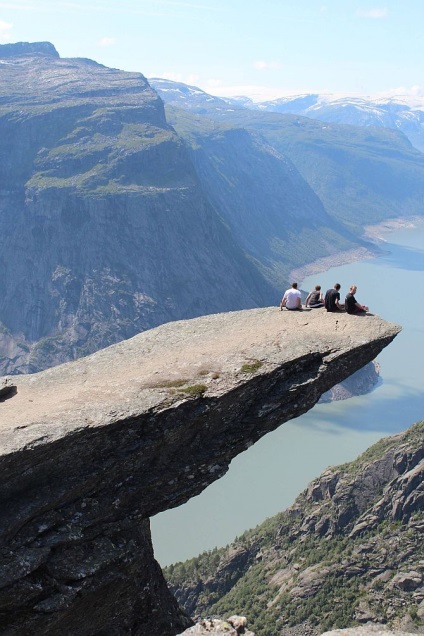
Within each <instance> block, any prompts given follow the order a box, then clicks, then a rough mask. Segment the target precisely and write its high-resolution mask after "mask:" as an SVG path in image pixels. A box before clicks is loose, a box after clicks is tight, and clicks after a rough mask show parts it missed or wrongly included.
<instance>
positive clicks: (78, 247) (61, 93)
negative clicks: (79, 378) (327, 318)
mask: <svg viewBox="0 0 424 636" xmlns="http://www.w3.org/2000/svg"><path fill="white" fill-rule="evenodd" d="M0 79H1V81H0V184H1V185H0V218H1V225H2V232H1V236H0V263H1V270H2V275H1V280H0V371H2V372H3V373H16V372H26V371H30V372H31V371H35V370H37V369H42V368H46V367H48V366H51V365H52V364H57V363H59V362H62V361H65V360H69V359H72V358H77V357H79V356H81V355H84V354H87V353H90V352H92V351H95V350H97V349H99V348H101V347H104V346H106V345H109V344H111V343H112V342H116V341H118V340H121V339H123V338H127V337H129V336H132V335H134V333H137V332H139V331H142V330H144V329H147V328H150V327H152V326H155V325H157V324H160V323H163V322H166V321H168V320H172V319H178V318H186V317H193V316H196V315H201V314H205V313H211V312H214V311H215V312H216V311H222V310H232V309H240V308H244V307H254V306H258V305H269V304H276V303H277V302H278V298H279V295H280V293H281V291H280V290H278V292H277V290H276V289H275V287H273V286H272V285H271V284H270V283H269V282H268V281H266V280H265V279H264V277H263V276H262V275H261V273H260V272H259V271H258V268H257V267H256V266H255V265H254V264H253V263H252V262H251V261H250V260H249V259H248V258H247V257H246V254H245V252H244V251H243V249H242V247H241V245H240V244H239V243H238V242H237V240H236V238H235V236H234V235H233V234H232V233H231V232H230V231H229V229H228V227H226V225H225V224H224V223H223V221H222V218H220V216H219V214H218V213H217V210H216V209H214V207H213V206H212V204H211V202H210V201H209V200H208V198H207V196H206V195H205V193H204V190H203V188H202V185H201V184H200V182H199V179H198V176H197V175H196V172H195V170H194V168H193V165H192V163H191V160H190V157H189V154H188V152H187V150H186V148H185V146H184V144H183V142H182V141H181V139H180V138H179V137H178V135H177V134H176V133H175V131H174V130H173V129H172V128H171V126H170V125H169V124H168V123H167V121H166V118H165V113H164V108H163V103H162V101H161V100H160V98H159V97H158V95H157V94H156V93H155V91H154V90H152V89H151V88H150V86H149V84H148V83H147V81H146V79H145V78H144V77H143V75H141V74H139V73H125V72H123V71H119V70H116V69H109V68H106V67H103V66H101V65H99V64H96V63H95V62H92V61H90V60H84V59H61V58H60V57H59V56H58V54H57V52H56V51H55V49H54V47H52V45H48V43H41V44H39V45H37V44H31V45H26V44H20V45H5V46H4V47H0Z"/></svg>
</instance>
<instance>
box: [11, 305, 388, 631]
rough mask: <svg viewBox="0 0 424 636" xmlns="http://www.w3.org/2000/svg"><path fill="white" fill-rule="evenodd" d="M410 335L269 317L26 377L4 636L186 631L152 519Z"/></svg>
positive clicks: (207, 324) (330, 317)
mask: <svg viewBox="0 0 424 636" xmlns="http://www.w3.org/2000/svg"><path fill="white" fill-rule="evenodd" d="M398 331H399V327H397V326H396V325H393V324H390V323H387V322H385V321H383V320H381V319H380V318H379V317H377V316H364V317H356V316H349V315H343V314H340V315H336V314H327V313H326V312H319V311H315V312H299V313H296V312H279V311H277V310H276V308H265V309H256V310H251V311H242V312H233V313H228V314H217V315H211V316H205V317H203V318H198V319H195V320H191V321H183V322H175V323H169V324H166V325H163V326H161V327H158V328H156V329H152V330H150V331H147V332H144V333H142V334H140V335H138V336H136V337H134V338H132V339H131V340H127V341H125V342H121V343H119V344H117V345H114V346H112V347H109V348H108V349H104V350H102V351H99V352H97V353H95V354H93V355H91V356H89V357H87V358H83V359H80V360H78V361H76V362H71V363H68V364H65V365H62V366H59V367H55V368H52V369H49V370H47V371H44V372H42V373H38V374H35V375H32V376H31V375H30V376H18V377H17V378H14V381H15V384H16V393H15V394H14V395H11V396H10V397H9V399H5V400H4V401H3V402H2V403H1V404H0V419H1V427H0V440H1V457H0V493H1V508H0V509H1V522H0V541H1V557H2V565H1V575H0V630H1V633H2V634H4V635H6V636H7V635H12V634H14V635H17V634H19V635H24V634H28V635H29V634H41V633H42V634H46V635H47V634H49V635H52V634H61V635H66V634H68V635H71V634H72V636H76V635H87V636H88V635H89V634H90V635H92V634H108V636H113V635H118V634H119V635H121V634H137V635H142V634H146V635H147V634H148V635H149V636H155V635H156V636H166V635H168V634H169V635H170V634H176V633H178V632H181V631H184V629H185V628H186V627H187V626H188V625H189V624H190V621H189V619H188V618H187V617H185V615H184V613H183V612H182V611H181V610H180V609H179V608H178V606H177V604H176V602H175V601H174V599H173V598H172V597H171V596H170V593H169V592H168V590H167V587H166V583H165V581H164V579H163V577H162V575H161V572H160V568H159V566H158V565H157V563H156V562H155V560H154V557H153V551H152V547H151V542H150V534H149V523H148V518H149V517H150V516H151V515H154V514H156V513H158V512H160V511H162V510H165V509H167V508H170V507H174V506H178V505H180V504H181V503H184V502H185V501H187V500H188V499H189V498H190V497H192V496H194V495H196V494H198V493H200V492H201V491H202V490H203V489H204V488H206V486H207V485H208V484H210V483H211V482H213V481H214V480H216V479H218V478H219V477H221V476H222V475H223V474H224V473H225V472H226V471H227V469H228V466H229V464H230V462H231V460H232V459H233V458H234V457H235V456H236V455H237V454H238V453H240V452H242V451H243V450H245V449H246V448H247V447H249V446H250V445H251V444H253V443H254V442H255V441H257V440H258V439H259V438H260V437H262V436H263V435H265V434H266V433H267V432H269V431H271V430H273V429H275V428H276V427H278V426H279V425H280V424H282V423H283V422H285V421H287V420H288V419H291V418H293V417H296V416H298V415H300V414H302V413H304V412H305V411H307V410H308V409H310V408H311V407H312V406H313V405H314V404H315V403H316V402H317V400H318V399H319V397H320V395H321V394H322V393H323V392H325V391H327V390H328V389H329V388H330V387H331V386H333V385H334V384H336V383H338V382H340V381H341V380H343V379H344V378H346V377H347V376H349V375H350V374H351V373H353V372H355V371H356V370H357V369H359V368H360V367H362V366H364V365H365V364H367V363H368V362H370V361H371V360H373V359H374V358H375V357H376V355H377V354H378V353H379V352H380V351H381V350H382V349H383V348H384V347H385V346H386V345H387V344H389V343H390V342H391V341H392V339H393V338H394V337H395V336H396V334H397V333H398Z"/></svg>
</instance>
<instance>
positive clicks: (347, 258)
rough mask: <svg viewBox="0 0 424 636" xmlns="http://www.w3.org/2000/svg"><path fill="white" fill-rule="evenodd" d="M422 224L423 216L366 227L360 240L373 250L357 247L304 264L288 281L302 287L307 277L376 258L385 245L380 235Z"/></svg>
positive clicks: (400, 218)
mask: <svg viewBox="0 0 424 636" xmlns="http://www.w3.org/2000/svg"><path fill="white" fill-rule="evenodd" d="M423 222H424V216H411V217H398V218H394V219H387V220H386V221H382V222H381V223H377V224H375V225H366V226H365V227H364V230H363V234H362V237H361V238H363V239H365V240H367V241H369V242H370V243H371V244H373V245H374V246H375V247H374V249H371V247H372V245H371V246H370V248H367V247H358V248H353V249H351V250H347V251H344V252H336V253H335V254H332V255H330V256H323V257H322V258H318V259H317V260H315V261H312V262H311V263H306V264H305V265H302V266H301V267H297V268H295V269H293V270H291V272H290V274H289V277H290V280H292V281H293V280H294V281H298V282H299V285H302V283H303V281H304V279H305V278H307V277H308V276H313V275H314V274H321V273H322V272H326V271H327V270H329V269H331V268H332V267H339V266H340V265H347V264H348V263H354V262H355V261H360V260H365V259H367V258H377V257H378V256H379V255H380V253H381V252H382V249H381V247H380V246H381V245H384V243H386V239H385V238H384V237H383V236H382V234H383V235H384V234H390V233H391V232H395V231H396V230H401V229H406V228H414V227H416V224H417V223H423Z"/></svg>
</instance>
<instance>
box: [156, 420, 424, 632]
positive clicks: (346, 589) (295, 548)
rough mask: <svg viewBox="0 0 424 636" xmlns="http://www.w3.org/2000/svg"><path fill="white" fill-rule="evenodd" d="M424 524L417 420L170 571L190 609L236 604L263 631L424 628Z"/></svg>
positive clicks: (220, 611) (423, 462) (423, 467)
mask: <svg viewBox="0 0 424 636" xmlns="http://www.w3.org/2000/svg"><path fill="white" fill-rule="evenodd" d="M423 531H424V422H419V423H417V424H415V425H414V426H412V427H411V428H410V429H409V430H408V431H405V432H404V433H400V434H398V435H396V436H393V437H391V438H386V439H383V440H381V441H380V442H378V443H377V444H375V445H374V446H372V447H371V448H370V449H368V450H367V451H366V452H365V453H364V454H363V455H362V456H361V457H359V458H358V459H356V460H355V461H354V462H351V463H349V464H346V465H344V466H340V467H332V468H329V469H327V470H326V471H325V472H324V473H323V474H322V475H321V476H320V477H319V478H317V479H316V480H314V481H313V482H311V483H310V484H309V486H308V487H307V489H306V490H305V492H303V493H302V494H301V495H300V496H299V497H298V498H297V499H296V501H295V503H294V504H293V506H291V507H290V508H288V509H287V510H286V511H284V512H282V513H280V514H279V515H277V516H276V517H274V518H272V519H268V520H267V521H265V522H264V523H263V524H261V525H260V526H258V527H257V528H255V529H254V530H251V531H248V532H246V533H245V534H244V535H243V536H242V537H240V538H239V539H238V540H236V542H235V543H234V544H233V545H231V546H229V547H228V548H226V549H222V550H221V551H216V552H215V553H214V554H204V555H201V556H200V557H198V559H193V560H192V562H191V563H190V564H188V565H187V566H186V572H185V575H184V576H183V577H182V578H181V573H180V572H181V571H182V569H181V570H180V568H181V566H182V565H183V564H180V565H177V566H171V567H170V568H168V569H167V570H166V575H167V576H168V577H169V579H170V581H171V583H172V586H171V588H172V589H173V591H174V592H175V594H176V597H177V599H178V600H179V601H180V603H181V604H182V605H183V607H185V609H186V610H187V611H188V612H190V614H191V615H193V616H195V615H199V614H200V615H211V613H212V614H213V615H216V616H220V615H221V616H222V615H224V616H225V615H226V613H227V612H228V611H229V607H231V609H232V611H236V612H237V611H239V612H240V611H243V612H244V613H245V614H246V616H250V617H251V619H252V620H251V621H249V623H250V625H251V629H252V630H253V631H254V632H255V633H256V634H257V636H300V635H302V636H313V635H318V634H321V633H322V631H323V630H324V629H329V628H333V629H334V628H336V627H337V628H344V627H352V626H355V625H367V627H366V628H362V629H358V631H357V633H358V634H361V633H364V634H368V633H374V631H375V632H376V633H383V627H382V626H386V627H387V626H391V628H392V629H397V630H399V629H401V630H404V631H405V632H413V633H420V634H422V633H424V549H423V547H424V543H423V539H422V535H423ZM179 577H180V580H178V579H179ZM370 625H372V627H369V626H370ZM379 627H380V629H379ZM367 630H368V631H367ZM335 633H337V634H338V633H339V632H338V631H337V632H335ZM342 633H343V632H341V633H340V634H341V636H342ZM347 633H349V632H347ZM353 633H356V631H352V634H353ZM384 633H385V632H384Z"/></svg>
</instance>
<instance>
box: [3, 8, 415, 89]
mask: <svg viewBox="0 0 424 636" xmlns="http://www.w3.org/2000/svg"><path fill="white" fill-rule="evenodd" d="M423 25H424V0H403V1H401V0H383V1H382V2H378V1H375V2H374V1H373V0H369V1H367V0H364V1H363V2H361V1H356V0H327V1H325V0H261V1H260V2H259V1H257V2H252V1H250V0H182V1H179V0H116V1H115V0H8V1H3V0H0V43H2V44H5V43H7V42H19V41H25V42H36V41H49V42H52V43H53V44H54V45H55V47H56V49H57V50H58V52H59V54H60V55H61V57H88V58H91V59H94V60H96V61H97V62H100V63H102V64H105V65H106V66H111V67H114V68H120V69H123V70H127V71H140V72H141V73H143V74H144V75H146V76H147V77H167V78H169V79H174V80H177V81H182V82H185V83H188V84H194V85H196V86H199V87H201V88H203V89H204V90H206V91H208V92H210V93H212V94H215V95H235V94H239V95H241V94H244V95H250V96H252V95H253V96H258V95H259V94H260V95H262V97H264V98H267V97H276V96H278V95H284V94H298V93H304V92H331V93H344V94H346V93H347V94H362V95H378V94H381V93H388V92H391V93H398V94H412V95H418V96H423V95H424V78H423V72H424V71H423V61H424V26H423Z"/></svg>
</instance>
